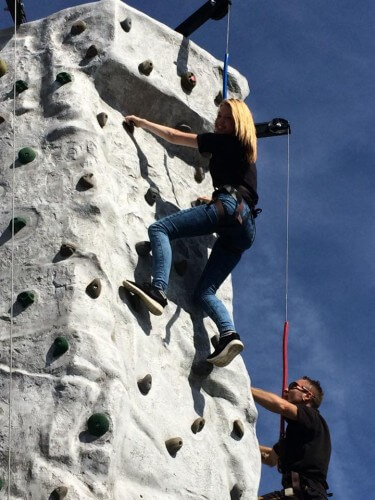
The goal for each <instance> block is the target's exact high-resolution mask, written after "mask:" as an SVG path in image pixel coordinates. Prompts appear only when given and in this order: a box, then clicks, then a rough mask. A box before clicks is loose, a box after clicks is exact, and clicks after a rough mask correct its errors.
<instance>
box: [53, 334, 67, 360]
mask: <svg viewBox="0 0 375 500" xmlns="http://www.w3.org/2000/svg"><path fill="white" fill-rule="evenodd" d="M68 349H69V343H68V341H67V339H66V338H65V337H56V338H55V340H54V342H53V356H54V357H55V358H57V356H61V355H63V354H65V353H66V351H67V350H68Z"/></svg>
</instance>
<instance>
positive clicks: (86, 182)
mask: <svg viewBox="0 0 375 500" xmlns="http://www.w3.org/2000/svg"><path fill="white" fill-rule="evenodd" d="M93 177H94V174H86V175H83V176H82V177H81V178H80V180H79V181H78V186H79V187H80V188H81V189H82V190H86V189H91V188H93V187H94V186H95V184H94V180H93Z"/></svg>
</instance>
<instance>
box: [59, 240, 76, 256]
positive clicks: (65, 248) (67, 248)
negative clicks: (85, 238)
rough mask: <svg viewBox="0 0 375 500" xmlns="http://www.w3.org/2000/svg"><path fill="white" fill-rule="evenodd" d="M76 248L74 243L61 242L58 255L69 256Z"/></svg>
mask: <svg viewBox="0 0 375 500" xmlns="http://www.w3.org/2000/svg"><path fill="white" fill-rule="evenodd" d="M76 250H77V248H76V246H75V245H72V244H71V243H63V244H62V245H61V247H60V255H61V256H62V257H71V256H72V255H73V254H74V252H75V251H76Z"/></svg>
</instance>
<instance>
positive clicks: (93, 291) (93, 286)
mask: <svg viewBox="0 0 375 500" xmlns="http://www.w3.org/2000/svg"><path fill="white" fill-rule="evenodd" d="M101 291H102V284H101V282H100V279H99V278H95V279H94V280H92V282H91V283H89V284H88V285H87V287H86V293H87V295H88V296H89V297H91V298H92V299H97V298H98V297H99V295H100V292H101Z"/></svg>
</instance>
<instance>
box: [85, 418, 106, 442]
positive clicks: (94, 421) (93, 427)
mask: <svg viewBox="0 0 375 500" xmlns="http://www.w3.org/2000/svg"><path fill="white" fill-rule="evenodd" d="M87 428H88V431H89V433H90V434H92V435H93V436H97V437H100V436H103V435H104V434H105V433H106V432H107V431H108V429H109V419H108V417H107V415H104V413H94V414H93V415H91V417H90V418H89V419H88V421H87Z"/></svg>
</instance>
